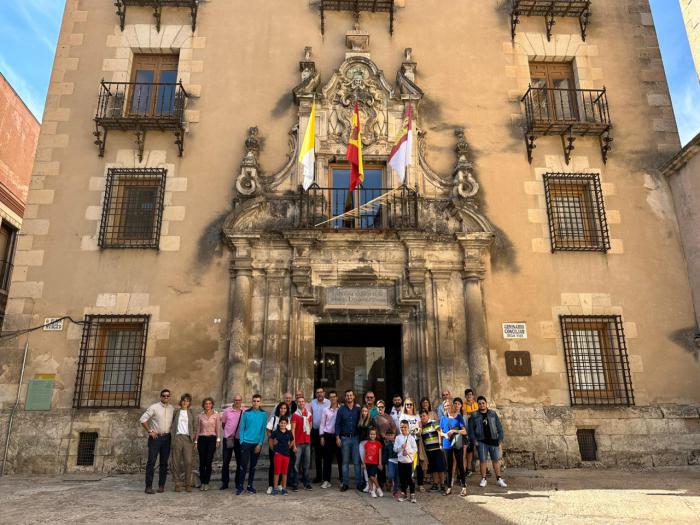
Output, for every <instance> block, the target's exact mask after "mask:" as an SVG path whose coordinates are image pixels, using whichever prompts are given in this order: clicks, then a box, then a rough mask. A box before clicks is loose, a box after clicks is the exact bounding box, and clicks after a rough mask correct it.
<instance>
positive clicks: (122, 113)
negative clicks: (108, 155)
mask: <svg viewBox="0 0 700 525" xmlns="http://www.w3.org/2000/svg"><path fill="white" fill-rule="evenodd" d="M187 98H188V94H187V92H186V91H185V89H184V88H183V87H182V82H179V83H177V84H175V83H164V82H152V83H147V82H105V81H104V80H103V81H102V82H101V84H100V94H99V96H98V99H97V113H96V114H95V133H94V135H95V137H96V138H97V140H95V144H96V145H97V146H98V147H99V150H100V157H102V156H104V150H105V144H106V142H107V132H108V131H109V130H120V131H133V132H134V133H135V134H136V144H137V146H138V149H139V158H140V159H143V148H144V142H145V138H146V131H151V130H155V131H169V132H172V133H174V134H175V144H177V147H178V151H179V154H180V156H182V153H183V150H184V137H185V104H186V101H187Z"/></svg>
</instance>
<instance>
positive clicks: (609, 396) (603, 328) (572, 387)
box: [559, 315, 634, 405]
mask: <svg viewBox="0 0 700 525" xmlns="http://www.w3.org/2000/svg"><path fill="white" fill-rule="evenodd" d="M559 319H560V322H561V333H562V337H563V342H564V357H565V359H566V369H567V375H568V379H569V394H570V397H571V404H572V405H633V404H634V394H633V392H632V379H631V376H630V368H629V361H628V358H627V347H626V344H625V334H624V331H623V328H622V318H621V317H620V316H570V315H563V316H560V318H559Z"/></svg>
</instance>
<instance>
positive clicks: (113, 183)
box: [98, 168, 167, 250]
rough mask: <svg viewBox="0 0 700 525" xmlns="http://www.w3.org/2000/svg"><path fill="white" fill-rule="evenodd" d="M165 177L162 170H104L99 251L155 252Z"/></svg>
mask: <svg viewBox="0 0 700 525" xmlns="http://www.w3.org/2000/svg"><path fill="white" fill-rule="evenodd" d="M166 175H167V170H165V169H162V168H138V169H131V168H109V169H108V170H107V185H106V188H105V198H104V203H103V205H102V222H101V223H100V235H99V240H98V244H99V246H100V247H101V248H154V249H156V250H157V249H158V246H159V242H160V228H161V224H162V222H163V203H164V198H165V178H166Z"/></svg>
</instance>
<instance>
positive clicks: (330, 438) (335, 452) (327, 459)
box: [319, 434, 343, 483]
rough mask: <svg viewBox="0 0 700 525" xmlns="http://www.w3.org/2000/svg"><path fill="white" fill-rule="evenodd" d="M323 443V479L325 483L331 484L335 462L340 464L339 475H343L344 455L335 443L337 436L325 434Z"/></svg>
mask: <svg viewBox="0 0 700 525" xmlns="http://www.w3.org/2000/svg"><path fill="white" fill-rule="evenodd" d="M319 441H320V439H319ZM323 442H324V445H323V476H321V477H322V479H323V481H327V482H328V483H330V482H331V470H332V468H333V461H335V462H336V463H337V464H338V475H339V476H341V475H342V474H341V473H342V468H343V455H342V453H341V450H340V448H338V446H337V445H336V443H335V434H323Z"/></svg>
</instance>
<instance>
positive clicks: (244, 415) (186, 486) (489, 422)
mask: <svg viewBox="0 0 700 525" xmlns="http://www.w3.org/2000/svg"><path fill="white" fill-rule="evenodd" d="M170 397H171V394H170V391H169V390H167V389H165V390H162V391H161V393H160V401H159V402H158V403H154V404H153V405H151V406H150V407H148V409H147V410H146V412H145V413H144V414H143V416H141V419H140V423H141V425H142V426H143V427H144V428H145V429H146V431H147V432H148V436H149V437H148V462H147V464H146V493H147V494H153V493H154V492H155V491H154V490H153V480H154V476H155V465H156V461H157V460H159V477H158V489H157V491H158V492H164V491H165V483H166V479H167V473H168V461H169V459H170V463H171V469H172V474H173V476H174V478H175V492H179V491H180V490H184V491H186V492H190V491H191V490H192V473H193V471H192V467H193V455H194V451H195V450H196V451H197V453H198V455H199V476H200V481H201V485H200V490H202V491H207V490H209V483H210V480H211V474H212V462H213V459H214V455H215V453H216V450H217V448H219V447H222V449H223V450H222V456H223V466H222V472H221V487H220V489H221V490H225V489H228V488H229V484H230V466H231V460H232V459H233V458H234V457H235V460H236V471H235V475H234V487H235V491H236V495H241V494H243V493H244V492H248V493H251V494H255V493H256V489H255V486H254V479H255V471H256V466H257V462H258V458H259V457H260V454H261V452H262V449H263V445H264V444H265V442H266V441H267V443H268V445H269V454H270V466H269V470H268V488H267V493H268V494H270V495H273V496H276V495H282V496H284V495H287V494H288V487H289V488H290V489H291V490H292V491H298V490H299V489H300V488H302V487H303V488H304V489H305V490H312V483H320V484H321V488H322V489H327V488H330V487H331V486H332V484H331V471H332V466H333V464H334V463H337V465H338V473H339V477H340V490H341V491H346V490H348V488H349V486H350V465H351V464H352V465H353V467H354V468H353V471H354V472H353V474H354V478H353V481H354V483H355V487H356V488H357V490H359V491H362V492H366V493H368V494H369V495H370V496H371V497H375V498H376V497H382V496H383V495H384V491H385V490H388V491H390V492H391V493H392V494H393V496H394V497H395V498H396V499H397V500H398V501H411V502H413V503H415V502H416V486H418V488H419V490H421V491H424V490H430V491H432V492H442V494H443V495H445V496H447V495H449V494H451V493H452V487H453V486H454V481H455V477H456V481H457V483H458V484H459V486H460V489H461V491H460V495H461V496H465V495H466V494H467V489H466V478H467V477H468V476H470V475H471V474H472V473H473V472H474V470H475V465H476V462H477V460H478V462H479V469H480V473H481V481H480V483H479V485H480V486H481V487H485V486H486V485H487V472H488V470H487V461H488V459H490V460H491V463H492V467H493V471H494V474H495V476H496V483H497V484H498V485H499V486H501V487H507V485H506V482H505V481H504V479H503V478H502V477H501V470H500V458H501V451H500V444H501V442H502V441H503V427H502V425H501V422H500V419H499V418H498V415H497V414H496V412H494V411H493V410H491V409H489V407H488V401H487V399H486V398H485V397H484V396H478V397H475V395H474V392H473V391H472V390H471V389H466V390H465V392H464V400H463V399H462V398H459V397H455V398H452V397H451V394H450V392H449V391H448V390H443V391H442V399H441V400H440V401H439V402H438V403H437V409H436V410H433V407H432V403H431V401H430V400H429V399H428V398H427V397H424V398H422V399H421V400H420V402H419V403H418V405H416V403H415V401H414V400H413V399H412V398H410V397H406V398H405V399H404V398H403V397H402V396H401V395H399V394H397V395H395V396H394V397H393V398H392V404H391V407H390V408H389V407H388V406H387V405H386V403H385V401H384V400H381V399H379V400H377V399H375V394H374V393H373V392H371V391H370V392H367V393H366V394H365V397H364V404H362V405H360V404H359V403H358V402H357V401H356V399H355V393H354V392H353V391H352V390H347V391H345V393H344V402H343V403H342V404H341V403H340V400H339V399H338V394H337V393H336V392H335V391H330V392H328V395H327V396H326V391H325V389H324V388H317V389H316V390H315V397H314V399H313V400H311V402H308V403H307V400H306V398H305V396H304V393H303V392H302V391H297V393H296V396H292V394H291V392H287V393H285V394H284V396H283V399H282V400H281V401H280V402H279V403H278V404H277V405H276V406H275V408H274V410H273V411H272V413H271V414H270V415H269V416H268V414H267V413H266V412H265V411H264V410H263V409H262V408H261V397H260V395H258V394H256V395H254V396H253V397H252V400H251V406H250V407H248V408H243V406H242V403H243V399H242V397H241V396H240V395H239V394H236V395H234V397H233V400H232V403H231V404H230V405H227V406H225V408H224V409H223V410H222V411H221V412H217V411H216V410H214V400H213V399H212V398H210V397H207V398H205V399H204V400H203V401H202V411H201V412H200V413H199V414H197V415H195V413H194V411H193V410H192V408H191V404H192V397H191V396H190V395H189V394H183V395H182V396H181V397H180V403H179V407H178V408H174V407H173V406H172V405H171V404H170ZM312 452H313V456H314V459H315V461H314V462H315V469H316V473H315V474H316V475H315V477H314V479H313V481H312V480H311V476H310V467H311V456H312ZM246 481H247V483H246ZM426 482H428V483H429V484H430V487H429V488H428V489H426V487H425V485H426Z"/></svg>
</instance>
